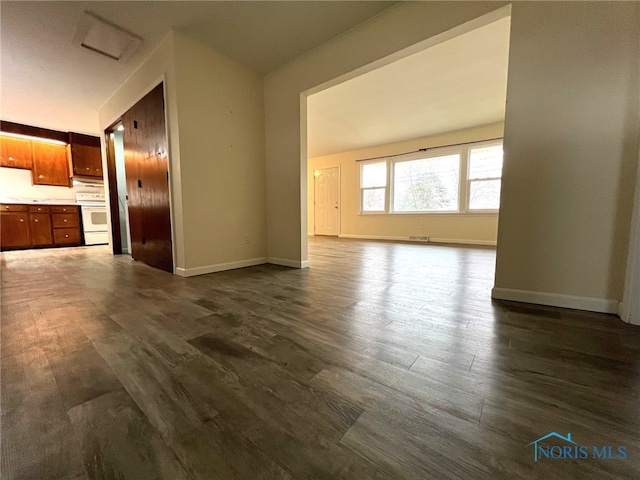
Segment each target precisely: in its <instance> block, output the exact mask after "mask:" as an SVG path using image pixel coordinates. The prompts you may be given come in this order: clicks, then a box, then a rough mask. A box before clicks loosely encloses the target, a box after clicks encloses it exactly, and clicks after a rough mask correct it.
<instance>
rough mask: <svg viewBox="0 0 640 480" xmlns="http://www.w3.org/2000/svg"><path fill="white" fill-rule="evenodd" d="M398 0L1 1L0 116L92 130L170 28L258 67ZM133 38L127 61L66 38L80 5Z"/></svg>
mask: <svg viewBox="0 0 640 480" xmlns="http://www.w3.org/2000/svg"><path fill="white" fill-rule="evenodd" d="M395 3H397V2H377V1H371V2H370V1H349V2H344V1H338V2H326V1H318V2H314V1H310V2H307V1H302V2H298V1H284V2H275V1H263V2H245V1H200V2H182V1H179V2H164V1H140V2H131V1H127V2H111V1H88V2H66V1H44V2H25V1H13V2H12V1H4V0H3V1H2V2H1V3H0V42H1V43H0V45H1V50H0V54H1V68H2V71H1V84H0V85H1V86H0V88H1V90H0V109H1V116H2V119H3V120H10V121H14V122H20V123H27V124H32V125H36V126H40V127H46V128H53V129H59V130H73V131H77V132H84V133H95V134H97V133H99V125H98V116H97V110H98V108H99V107H100V106H101V105H102V104H103V103H104V102H105V101H106V100H107V99H108V98H109V97H110V96H111V95H112V94H113V93H114V92H115V91H116V90H117V88H118V87H119V86H120V85H121V84H122V82H123V81H124V80H125V79H126V78H127V77H128V76H129V75H130V74H131V73H132V72H133V71H134V70H135V68H136V67H137V66H138V65H139V64H140V62H141V61H142V60H143V59H144V58H145V57H146V56H147V55H149V53H150V52H151V51H152V50H153V48H154V47H155V45H157V43H158V42H159V41H160V39H161V38H162V37H163V36H164V35H166V34H167V32H168V31H169V30H170V29H171V28H176V29H178V30H180V31H183V32H185V33H187V34H189V35H191V36H192V37H194V38H196V39H198V40H199V41H201V42H203V43H205V44H207V45H209V46H211V47H212V48H214V49H216V50H217V51H219V52H220V53H223V54H225V55H227V56H229V57H231V58H234V59H236V60H238V61H239V62H241V63H243V64H245V65H246V66H248V67H249V68H252V69H254V70H256V71H258V72H261V73H264V72H267V71H270V70H273V69H275V68H277V67H278V66H281V65H283V64H284V63H286V62H288V61H290V60H293V59H294V58H297V57H298V56H300V55H302V54H303V53H305V52H307V51H309V50H311V49H313V48H315V47H318V46H319V45H321V44H323V43H325V42H327V41H328V40H330V39H332V38H334V37H336V36H338V35H340V34H342V33H344V32H346V31H347V30H350V29H351V28H353V27H355V26H356V25H358V24H360V23H362V22H364V21H366V20H367V19H369V18H372V17H374V16H376V15H378V14H379V13H380V12H382V11H383V10H385V9H387V8H389V7H391V6H393V5H395ZM85 10H87V11H91V12H92V13H94V14H96V15H99V16H100V17H103V18H104V19H106V20H108V21H110V22H112V23H114V24H116V25H118V26H120V27H122V28H124V29H126V30H129V31H131V32H132V33H134V34H136V35H138V36H140V37H142V39H143V43H142V46H141V47H140V48H139V49H138V51H136V53H135V54H134V55H133V56H132V57H131V58H130V59H129V61H128V62H126V63H120V62H116V61H114V60H110V59H108V58H105V57H102V56H100V55H98V54H96V53H93V52H91V51H88V50H85V49H83V48H81V47H79V46H75V45H72V40H73V37H74V34H75V31H76V28H77V26H78V24H79V22H80V21H81V19H82V16H83V12H84V11H85Z"/></svg>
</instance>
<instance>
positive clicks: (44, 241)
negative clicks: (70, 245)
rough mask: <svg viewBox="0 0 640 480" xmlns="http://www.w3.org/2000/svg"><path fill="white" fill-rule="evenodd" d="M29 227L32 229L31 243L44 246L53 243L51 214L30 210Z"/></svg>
mask: <svg viewBox="0 0 640 480" xmlns="http://www.w3.org/2000/svg"><path fill="white" fill-rule="evenodd" d="M29 228H30V229H31V245H33V246H34V247H44V246H46V245H51V244H53V237H52V234H51V215H49V214H48V213H32V212H29Z"/></svg>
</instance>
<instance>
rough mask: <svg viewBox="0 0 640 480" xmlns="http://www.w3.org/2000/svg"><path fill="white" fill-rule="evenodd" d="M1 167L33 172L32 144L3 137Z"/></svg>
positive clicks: (1, 138) (0, 139)
mask: <svg viewBox="0 0 640 480" xmlns="http://www.w3.org/2000/svg"><path fill="white" fill-rule="evenodd" d="M0 166H1V167H10V168H24V169H26V170H31V142H30V141H29V140H25V139H23V138H14V137H8V136H5V135H1V136H0Z"/></svg>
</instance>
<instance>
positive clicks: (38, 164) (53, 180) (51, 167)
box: [31, 141, 71, 187]
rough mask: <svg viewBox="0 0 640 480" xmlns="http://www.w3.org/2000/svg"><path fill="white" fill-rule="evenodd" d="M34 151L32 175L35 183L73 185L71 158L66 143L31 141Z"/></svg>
mask: <svg viewBox="0 0 640 480" xmlns="http://www.w3.org/2000/svg"><path fill="white" fill-rule="evenodd" d="M31 146H32V152H33V170H31V177H32V178H33V184H34V185H56V186H60V187H70V186H71V175H70V174H69V160H68V157H67V148H66V145H58V144H53V143H44V142H35V141H34V142H31Z"/></svg>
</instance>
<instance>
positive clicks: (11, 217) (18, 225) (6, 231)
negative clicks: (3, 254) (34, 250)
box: [0, 208, 31, 248]
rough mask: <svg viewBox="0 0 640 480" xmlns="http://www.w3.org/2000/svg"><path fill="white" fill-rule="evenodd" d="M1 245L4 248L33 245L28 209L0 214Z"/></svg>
mask: <svg viewBox="0 0 640 480" xmlns="http://www.w3.org/2000/svg"><path fill="white" fill-rule="evenodd" d="M25 210H26V208H25ZM0 245H1V246H2V248H8V247H28V246H30V245H31V238H30V236H29V214H28V213H27V212H26V211H25V212H6V213H5V212H2V214H0Z"/></svg>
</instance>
